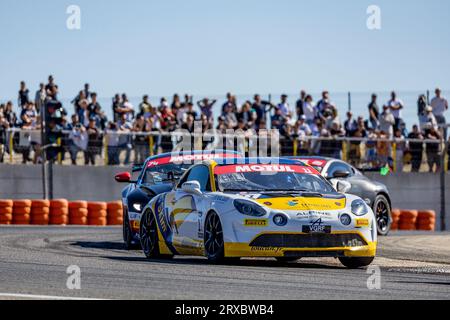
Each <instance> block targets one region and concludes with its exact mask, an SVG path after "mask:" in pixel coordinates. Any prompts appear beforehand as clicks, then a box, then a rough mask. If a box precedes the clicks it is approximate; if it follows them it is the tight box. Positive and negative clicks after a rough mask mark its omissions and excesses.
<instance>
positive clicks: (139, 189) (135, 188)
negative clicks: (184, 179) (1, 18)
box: [115, 150, 241, 250]
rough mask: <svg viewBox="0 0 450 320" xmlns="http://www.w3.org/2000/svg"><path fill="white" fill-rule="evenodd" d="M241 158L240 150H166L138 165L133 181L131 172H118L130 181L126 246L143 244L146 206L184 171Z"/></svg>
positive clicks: (126, 191)
mask: <svg viewBox="0 0 450 320" xmlns="http://www.w3.org/2000/svg"><path fill="white" fill-rule="evenodd" d="M237 157H241V155H240V153H237V152H234V151H225V150H212V151H187V152H173V153H164V154H160V155H156V156H153V157H149V158H148V159H147V160H146V161H145V163H144V164H142V165H137V166H134V167H133V169H132V172H133V173H138V172H139V175H138V178H137V179H136V180H132V174H131V173H130V172H122V173H119V174H117V175H116V176H115V180H116V181H117V182H121V183H128V185H127V186H126V187H125V188H124V189H123V190H122V204H123V241H124V244H125V248H126V249H128V250H130V249H135V248H139V247H140V242H139V223H140V220H141V214H142V209H143V208H144V207H145V205H147V203H148V202H149V201H150V200H151V199H153V197H155V196H156V195H158V194H161V193H164V192H168V191H170V190H171V189H172V187H173V184H174V182H175V181H176V180H177V179H178V178H179V177H180V176H181V175H182V174H183V173H184V171H186V170H187V169H188V168H189V167H191V166H192V165H193V164H194V163H196V162H199V161H203V160H216V161H217V160H218V159H225V158H237Z"/></svg>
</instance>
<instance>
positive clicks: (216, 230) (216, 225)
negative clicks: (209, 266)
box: [204, 212, 225, 263]
mask: <svg viewBox="0 0 450 320" xmlns="http://www.w3.org/2000/svg"><path fill="white" fill-rule="evenodd" d="M204 248H205V256H206V258H207V259H208V261H210V262H212V263H223V262H225V245H224V240H223V229H222V224H221V222H220V218H219V216H218V215H217V214H216V213H215V212H211V213H210V214H209V215H208V216H207V217H206V221H205V235H204Z"/></svg>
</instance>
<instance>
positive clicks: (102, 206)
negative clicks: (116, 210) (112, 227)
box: [88, 202, 108, 212]
mask: <svg viewBox="0 0 450 320" xmlns="http://www.w3.org/2000/svg"><path fill="white" fill-rule="evenodd" d="M107 209H108V205H107V204H106V202H88V210H89V212H90V211H91V210H92V211H97V210H107Z"/></svg>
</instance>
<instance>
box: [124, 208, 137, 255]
mask: <svg viewBox="0 0 450 320" xmlns="http://www.w3.org/2000/svg"><path fill="white" fill-rule="evenodd" d="M122 230H123V245H124V247H125V250H135V249H138V245H137V244H136V243H135V242H134V239H133V231H132V230H131V226H130V219H129V218H128V212H127V211H126V210H124V213H123V225H122Z"/></svg>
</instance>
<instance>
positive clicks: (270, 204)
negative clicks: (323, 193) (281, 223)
mask: <svg viewBox="0 0 450 320" xmlns="http://www.w3.org/2000/svg"><path fill="white" fill-rule="evenodd" d="M346 200H347V199H346V197H345V196H336V197H329V196H327V197H303V196H298V197H264V198H259V199H255V201H256V202H258V203H259V204H261V205H263V206H265V207H267V208H270V209H272V210H282V211H291V210H295V211H308V210H314V211H334V210H342V209H344V208H345V207H346V202H347V201H346Z"/></svg>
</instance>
